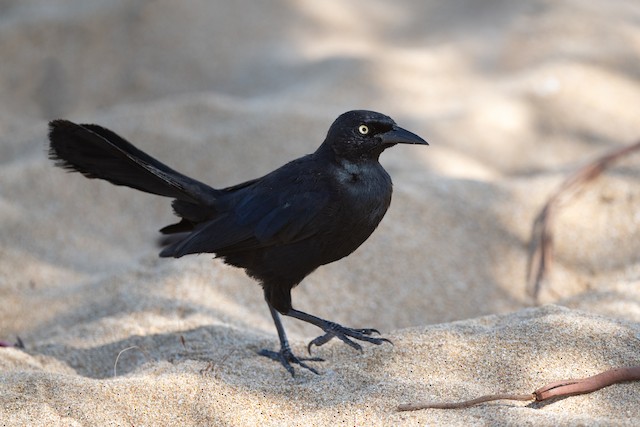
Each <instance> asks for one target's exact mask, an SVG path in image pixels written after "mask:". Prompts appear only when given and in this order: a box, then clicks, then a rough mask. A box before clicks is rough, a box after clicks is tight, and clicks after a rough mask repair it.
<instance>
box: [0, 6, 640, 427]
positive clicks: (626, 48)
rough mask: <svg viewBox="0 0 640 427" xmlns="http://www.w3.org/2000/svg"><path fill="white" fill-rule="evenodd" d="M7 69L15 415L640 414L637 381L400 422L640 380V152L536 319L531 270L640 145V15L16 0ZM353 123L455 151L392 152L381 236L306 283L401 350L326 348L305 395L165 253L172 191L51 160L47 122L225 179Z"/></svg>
mask: <svg viewBox="0 0 640 427" xmlns="http://www.w3.org/2000/svg"><path fill="white" fill-rule="evenodd" d="M0 58H1V65H0V100H1V102H0V224H2V226H1V227H0V301H2V304H1V306H2V309H1V310H0V339H3V340H13V339H14V338H15V336H16V335H19V336H20V337H21V338H22V339H23V340H24V342H25V345H26V349H25V351H24V352H23V351H20V350H16V349H0V368H1V369H2V370H1V371H0V376H2V377H3V384H4V385H3V386H2V389H0V400H2V403H3V405H2V408H1V409H0V411H2V412H0V415H2V418H3V419H8V420H11V421H12V422H11V424H14V425H15V424H18V425H19V424H25V425H26V424H37V423H39V422H42V423H46V424H48V425H51V424H60V425H74V424H86V425H97V424H99V425H105V424H107V423H109V422H112V423H113V424H127V423H129V424H135V425H138V424H140V425H142V424H153V425H160V424H165V425H177V424H184V425H198V424H200V425H202V424H221V425H255V424H256V423H258V424H262V425H287V424H291V425H296V424H299V425H336V424H351V425H385V424H386V425H398V424H402V423H405V424H406V425H415V424H417V423H419V422H422V423H425V424H434V423H435V424H458V425H470V424H504V423H507V424H509V423H511V424H518V425H524V424H526V422H538V423H540V422H542V423H543V424H556V423H562V422H564V423H572V424H580V423H586V424H592V423H598V422H602V423H607V422H609V421H612V422H613V423H614V424H625V423H626V424H629V425H632V424H633V420H634V419H637V417H638V416H640V410H639V409H638V407H637V401H638V399H639V398H640V389H639V387H638V385H635V384H627V385H623V386H616V387H617V388H614V387H612V388H610V389H607V390H605V391H602V392H599V394H594V395H590V396H588V397H587V396H583V397H579V398H572V399H567V400H563V401H559V402H557V403H554V404H552V405H548V406H543V407H535V408H531V407H528V408H527V409H526V411H524V408H523V406H522V405H511V406H510V405H499V406H488V407H487V406H485V407H483V408H478V409H473V410H466V411H457V412H455V413H443V412H442V411H423V412H420V413H412V414H402V415H400V414H396V413H395V412H394V411H393V408H394V407H395V405H396V404H397V403H401V401H406V400H407V399H410V398H411V397H412V396H413V395H415V396H416V399H417V398H418V397H425V398H426V397H429V396H430V398H434V399H435V398H441V399H457V398H467V397H475V396H476V395H478V394H486V393H491V392H495V391H499V390H495V389H496V388H500V389H504V390H500V391H514V392H516V391H518V392H529V391H532V390H533V389H535V388H536V387H538V386H541V385H542V384H543V382H544V381H551V380H554V379H558V378H564V377H576V376H577V377H580V376H586V375H591V374H595V373H597V372H599V371H600V370H603V369H607V368H608V367H613V366H617V365H624V364H638V363H639V362H638V356H637V355H638V350H639V349H640V338H639V335H638V333H639V330H640V326H639V323H638V322H640V291H639V289H638V278H639V277H640V262H639V261H640V256H639V255H638V254H639V253H640V239H639V237H640V231H639V227H638V225H639V224H640V213H639V212H640V211H639V209H638V206H639V203H640V185H639V179H640V173H639V172H638V166H639V165H640V157H638V155H635V156H630V157H628V158H626V159H624V160H623V161H621V162H619V163H617V164H616V165H615V167H613V168H612V169H610V170H608V171H607V172H606V173H605V174H604V175H603V176H601V177H600V178H598V179H597V180H596V181H594V182H593V183H592V184H591V185H590V186H589V187H588V189H587V190H585V191H583V192H581V193H580V194H578V195H577V197H576V198H575V199H573V200H572V201H571V203H570V204H568V205H567V206H566V208H565V209H564V210H563V211H562V212H561V213H560V215H559V216H558V218H557V221H556V223H555V224H554V231H555V232H556V236H555V239H556V240H555V242H556V248H557V252H556V260H557V262H556V266H555V269H554V270H553V272H552V275H551V277H550V280H549V283H548V286H547V287H546V288H545V291H544V292H543V294H542V302H544V303H553V304H557V305H559V306H564V308H562V307H553V306H550V307H545V308H542V309H532V308H528V307H531V306H532V305H533V302H532V300H531V298H530V296H529V295H528V293H527V290H526V286H525V280H524V278H525V267H526V255H527V247H528V241H529V233H530V230H531V224H532V221H533V219H534V217H535V215H536V213H537V211H538V210H539V209H540V208H541V207H542V205H543V203H544V202H545V201H546V199H547V198H548V197H549V196H550V194H551V193H552V192H553V191H554V190H555V188H556V187H557V186H558V185H559V184H560V183H561V182H562V180H563V179H564V178H565V177H566V176H567V175H568V174H569V173H570V172H571V171H573V170H574V169H575V168H577V167H579V166H581V165H583V164H585V163H587V162H588V161H590V160H592V159H594V158H595V157H597V156H599V155H602V154H604V153H606V152H607V151H609V150H612V149H614V148H616V147H621V146H624V145H627V144H630V143H632V142H635V141H637V140H638V139H639V138H640V120H639V118H640V68H639V67H638V64H639V59H640V5H638V4H637V2H635V1H622V0H616V1H605V0H596V1H591V2H581V1H576V0H565V1H548V0H547V1H543V0H526V1H520V2H508V1H498V0H483V1H463V0H455V1H449V2H436V1H417V0H403V1H396V2H385V1H381V0H379V1H353V0H348V1H337V0H336V1H333V0H332V1H323V2H312V1H295V2H294V1H276V2H249V1H238V2H221V1H186V2H169V1H161V0H153V1H106V0H105V1H98V0H94V1H86V0H83V1H81V0H56V1H43V0H26V1H25V0H21V1H10V0H5V1H3V2H1V3H0ZM355 108H366V109H372V110H378V111H380V112H383V113H385V114H388V115H390V116H392V117H393V118H394V119H395V120H396V121H397V122H398V123H399V124H400V125H401V126H403V127H406V128H408V129H410V130H412V131H414V132H416V133H418V134H420V135H421V136H423V137H424V138H425V139H427V140H428V141H429V142H430V144H431V145H430V146H429V147H426V148H424V147H396V148H394V149H393V150H389V151H387V152H385V153H384V154H383V156H382V158H381V161H382V163H383V165H384V166H385V167H386V168H387V170H388V171H389V173H390V174H391V176H392V178H393V180H394V186H395V192H394V199H393V202H392V205H391V208H390V210H389V212H388V214H387V216H386V218H385V219H384V221H383V222H382V224H381V225H380V227H379V229H378V230H377V231H376V233H374V235H373V236H372V237H371V239H369V241H367V242H366V243H365V244H364V245H363V246H362V247H361V248H360V249H359V250H358V251H357V252H356V253H354V254H353V255H352V256H350V257H349V258H348V259H345V260H342V261H340V262H338V263H335V264H332V265H329V266H325V267H322V268H320V269H318V270H317V271H316V272H315V273H314V274H312V275H311V276H309V277H308V278H307V279H306V280H305V281H304V282H303V284H302V285H301V286H300V287H298V288H296V290H294V293H293V301H294V305H295V306H296V307H297V308H299V309H301V310H305V311H309V312H312V313H314V314H317V315H319V316H321V317H326V318H330V319H332V320H335V321H337V322H340V323H342V324H345V325H350V326H355V327H375V328H378V329H380V330H382V331H383V332H384V335H385V336H388V337H390V338H391V339H392V340H393V341H394V343H395V344H396V345H395V346H394V347H390V346H389V347H388V348H387V346H383V347H376V348H371V347H367V348H366V349H365V351H364V354H363V355H359V354H357V353H353V352H352V351H351V350H350V349H349V348H344V346H343V345H341V344H340V343H335V344H332V345H328V346H326V348H322V349H319V350H318V354H319V355H321V356H322V357H325V358H326V359H327V362H325V363H324V364H322V365H321V367H320V368H321V370H322V371H323V372H324V375H322V376H320V377H315V376H313V375H311V374H308V373H300V375H299V376H298V377H296V378H295V379H291V378H288V377H287V374H286V372H285V371H284V370H283V369H281V367H279V366H278V365H276V364H275V363H272V362H270V361H268V360H266V359H263V358H260V357H258V356H257V355H255V351H256V350H258V349H260V348H263V347H268V348H275V346H276V345H277V337H276V334H275V330H274V328H273V325H272V321H271V318H270V316H269V313H268V311H267V308H266V306H265V304H264V302H263V300H262V295H261V290H260V288H259V287H258V286H257V285H256V284H255V282H254V281H252V280H251V279H249V278H247V277H246V275H245V274H244V273H243V272H242V271H240V270H237V269H234V268H231V267H228V266H225V265H223V264H222V263H220V262H219V261H216V260H212V259H211V258H212V257H211V256H208V255H201V256H197V257H195V256H194V257H186V258H183V259H180V260H160V259H158V258H157V252H158V248H157V247H156V245H155V241H156V238H157V230H158V229H159V228H161V227H162V226H164V225H166V224H169V223H171V222H173V221H174V220H175V218H174V217H173V215H172V213H171V209H170V206H169V201H168V200H164V199H161V198H157V197H154V196H150V195H145V194H142V193H138V192H134V191H133V190H129V189H125V188H117V187H114V186H111V185H109V184H107V183H103V182H97V181H88V180H86V179H84V178H83V177H81V176H79V175H69V174H65V173H63V172H62V171H61V170H60V169H57V168H54V167H53V166H52V162H51V161H49V160H48V159H47V158H46V134H47V122H48V121H49V120H51V119H54V118H67V119H70V120H74V121H78V122H91V123H99V124H101V125H103V126H106V127H109V128H111V129H113V130H114V131H116V132H117V133H119V134H120V135H122V136H124V137H125V138H127V139H128V140H130V141H132V142H133V143H134V144H136V145H137V146H138V147H140V148H141V149H143V150H144V151H147V152H149V153H150V154H151V155H153V156H155V157H157V158H158V159H160V160H161V161H163V162H165V163H167V164H169V165H171V166H172V167H174V168H175V169H177V170H179V171H181V172H184V173H186V174H188V175H191V176H193V177H195V178H197V179H200V180H202V181H204V182H207V183H209V184H211V185H212V186H215V187H223V186H227V185H231V184H235V183H237V182H239V181H241V180H246V179H250V178H254V177H256V176H259V175H261V174H264V173H266V172H268V171H270V170H272V169H274V168H275V167H278V166H280V165H282V164H283V163H285V162H286V161H288V160H290V159H292V158H294V157H298V156H300V155H303V154H306V153H309V152H312V151H313V150H315V149H316V147H317V146H318V145H319V144H320V143H321V142H322V139H323V137H324V135H325V134H326V131H327V129H328V127H329V125H330V124H331V122H332V121H333V120H334V119H335V117H337V116H338V115H339V114H340V113H342V112H344V111H347V110H350V109H355ZM496 315H497V316H496ZM480 316H489V317H480ZM455 321H462V322H455ZM447 322H454V323H447ZM300 323H301V322H297V321H290V320H286V327H287V330H288V331H289V335H290V338H291V339H292V342H293V344H294V347H295V348H296V349H297V351H298V352H303V351H304V350H303V349H304V346H305V344H306V343H307V342H308V341H309V340H310V339H311V338H313V337H315V336H316V334H317V333H318V331H317V330H316V329H314V328H313V327H310V326H308V325H302V324H300ZM436 324H438V325H436ZM430 325H431V326H430ZM434 325H435V326H434ZM585 325H586V326H585ZM181 337H182V339H184V341H185V344H183V343H182V339H181ZM132 346H137V347H136V348H134V349H131V350H128V351H126V352H125V353H123V354H122V356H121V357H120V358H119V359H118V364H117V371H116V373H115V376H114V363H115V359H116V357H117V355H118V353H119V352H120V351H121V350H123V349H126V348H129V347H132ZM549 348H554V349H562V351H559V352H558V353H556V352H554V351H550V350H549ZM541 349H542V350H541ZM544 349H547V350H544ZM516 356H517V357H516ZM207 366H210V367H211V366H215V369H213V370H214V371H215V372H213V373H212V372H210V371H205V372H204V375H203V374H201V373H200V370H202V369H206V368H207ZM491 376H493V377H491ZM487 378H494V381H493V382H492V381H491V380H489V381H488V383H487ZM496 378H498V379H499V380H495V379H496ZM482 381H485V382H482ZM514 389H517V390H514ZM616 393H617V394H616ZM603 401H606V404H604V403H603ZM176 417H177V418H176Z"/></svg>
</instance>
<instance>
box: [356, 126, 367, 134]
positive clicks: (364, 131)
mask: <svg viewBox="0 0 640 427" xmlns="http://www.w3.org/2000/svg"><path fill="white" fill-rule="evenodd" d="M358 132H360V133H361V134H362V135H366V134H368V133H369V127H368V126H367V125H360V126H359V127H358Z"/></svg>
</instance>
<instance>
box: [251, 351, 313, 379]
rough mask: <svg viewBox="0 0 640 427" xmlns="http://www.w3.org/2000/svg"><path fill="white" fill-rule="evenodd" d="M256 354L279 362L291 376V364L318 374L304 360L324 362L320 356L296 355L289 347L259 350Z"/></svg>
mask: <svg viewBox="0 0 640 427" xmlns="http://www.w3.org/2000/svg"><path fill="white" fill-rule="evenodd" d="M258 354H260V355H261V356H265V357H268V358H269V359H271V360H275V361H276V362H280V364H281V365H282V366H284V368H285V369H286V370H287V371H288V372H289V373H290V374H291V376H292V377H295V372H294V370H293V366H291V364H295V365H300V367H301V368H304V369H307V370H309V371H311V372H313V373H314V374H316V375H320V373H319V372H318V371H317V370H315V369H314V368H312V367H311V366H309V365H307V364H306V363H305V362H324V359H322V358H320V357H298V356H296V355H295V354H293V352H292V351H291V349H290V348H289V347H282V348H281V349H280V351H272V350H260V351H259V352H258Z"/></svg>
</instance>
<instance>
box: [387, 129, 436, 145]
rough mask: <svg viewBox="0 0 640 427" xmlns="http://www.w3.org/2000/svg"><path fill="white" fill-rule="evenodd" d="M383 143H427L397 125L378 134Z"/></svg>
mask: <svg viewBox="0 0 640 427" xmlns="http://www.w3.org/2000/svg"><path fill="white" fill-rule="evenodd" d="M379 137H380V139H381V140H382V143H383V144H384V145H394V144H420V145H429V143H428V142H427V141H425V140H424V139H422V138H420V137H419V136H418V135H416V134H415V133H413V132H409V131H408V130H406V129H403V128H401V127H398V126H394V127H393V129H391V130H390V131H389V132H385V133H383V134H380V135H379Z"/></svg>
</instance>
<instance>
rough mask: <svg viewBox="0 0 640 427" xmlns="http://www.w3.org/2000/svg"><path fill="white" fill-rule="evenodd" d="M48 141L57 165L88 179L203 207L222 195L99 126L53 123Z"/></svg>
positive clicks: (58, 121)
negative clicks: (98, 179) (103, 181)
mask: <svg viewBox="0 0 640 427" xmlns="http://www.w3.org/2000/svg"><path fill="white" fill-rule="evenodd" d="M49 140H50V146H49V157H50V158H51V159H52V160H55V161H56V165H57V166H59V167H62V168H64V169H67V170H70V171H75V172H80V173H81V174H83V175H84V176H86V177H87V178H100V179H104V180H106V181H109V182H110V183H112V184H115V185H124V186H127V187H131V188H135V189H137V190H140V191H144V192H147V193H152V194H157V195H160V196H165V197H172V198H175V199H178V200H182V201H185V202H191V203H195V204H197V205H204V206H211V205H212V204H213V202H214V201H215V199H216V198H217V197H218V196H219V195H220V193H221V192H220V190H216V189H214V188H211V187H209V186H208V185H206V184H203V183H201V182H199V181H197V180H195V179H192V178H189V177H187V176H185V175H182V174H181V173H179V172H177V171H175V170H173V169H171V168H170V167H169V166H167V165H165V164H163V163H161V162H159V161H158V160H156V159H154V158H153V157H151V156H149V155H148V154H146V153H144V152H142V151H141V150H139V149H137V148H136V147H134V146H133V145H132V144H130V143H129V142H127V141H125V140H124V139H123V138H121V137H120V136H118V135H116V134H115V133H114V132H112V131H110V130H108V129H105V128H103V127H100V126H97V125H93V124H80V125H79V124H75V123H73V122H70V121H68V120H54V121H52V122H50V123H49Z"/></svg>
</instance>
